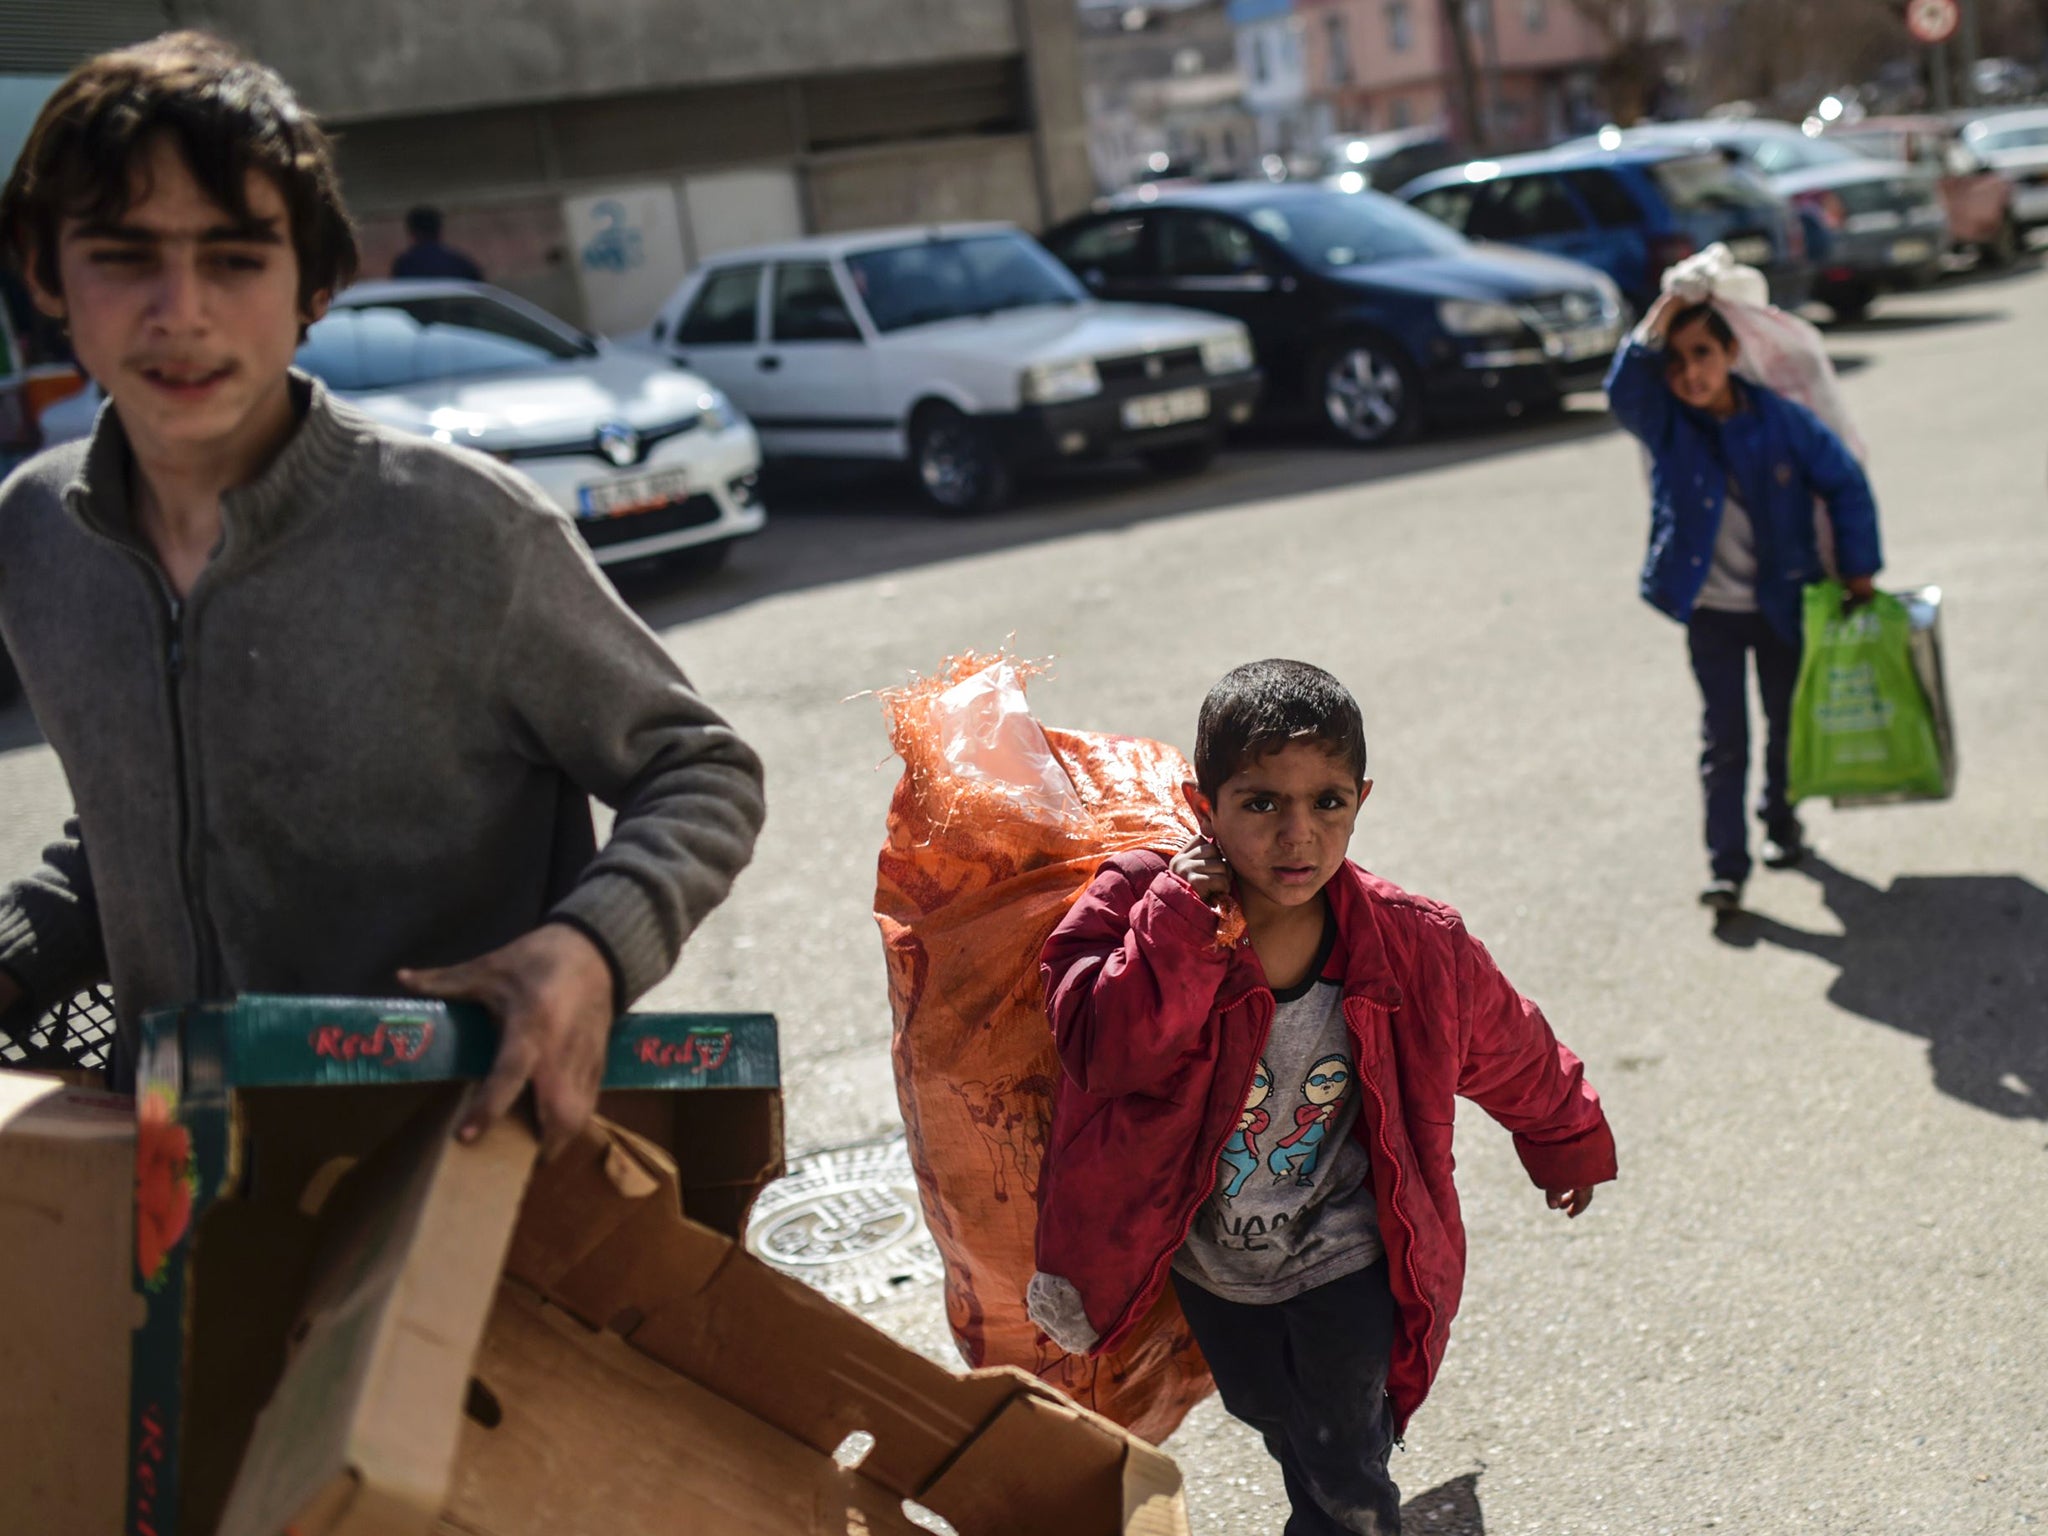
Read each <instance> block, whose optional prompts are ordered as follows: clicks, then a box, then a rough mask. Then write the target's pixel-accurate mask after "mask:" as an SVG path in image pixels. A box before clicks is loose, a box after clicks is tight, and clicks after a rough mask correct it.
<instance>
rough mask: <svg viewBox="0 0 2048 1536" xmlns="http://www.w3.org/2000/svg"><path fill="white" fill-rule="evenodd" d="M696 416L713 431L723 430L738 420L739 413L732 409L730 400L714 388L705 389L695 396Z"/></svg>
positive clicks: (733, 425) (737, 423) (736, 424)
mask: <svg viewBox="0 0 2048 1536" xmlns="http://www.w3.org/2000/svg"><path fill="white" fill-rule="evenodd" d="M697 417H698V419H699V420H700V421H702V422H703V423H704V425H705V426H707V427H709V428H710V429H711V430H712V431H713V432H723V431H725V430H726V429H727V428H728V427H736V426H738V425H739V422H740V413H739V412H738V411H736V410H734V409H733V404H732V402H731V401H730V400H728V399H726V398H725V396H724V395H722V394H720V393H719V392H718V391H717V390H715V389H707V390H705V391H704V393H703V394H701V395H699V396H698V397H697Z"/></svg>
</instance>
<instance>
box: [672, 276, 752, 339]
mask: <svg viewBox="0 0 2048 1536" xmlns="http://www.w3.org/2000/svg"><path fill="white" fill-rule="evenodd" d="M760 298H761V269H760V267H759V266H746V267H727V268H726V269H725V270H724V271H722V272H714V273H712V274H711V275H710V276H709V277H707V278H706V279H704V286H703V287H702V288H700V289H699V290H698V291H697V297H696V298H695V299H693V300H692V301H691V303H690V312H689V313H688V314H687V315H685V316H683V323H682V324H681V325H679V326H677V327H676V340H677V342H679V343H681V344H683V345H686V346H692V347H717V346H742V347H743V346H746V345H747V344H748V343H749V342H751V341H753V340H754V333H755V325H756V318H755V311H756V307H757V306H758V304H759V303H760Z"/></svg>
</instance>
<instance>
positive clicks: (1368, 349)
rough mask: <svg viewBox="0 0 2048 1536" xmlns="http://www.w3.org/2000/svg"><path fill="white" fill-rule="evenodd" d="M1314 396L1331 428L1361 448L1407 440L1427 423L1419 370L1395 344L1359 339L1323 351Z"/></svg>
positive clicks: (1379, 446)
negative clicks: (1423, 419)
mask: <svg viewBox="0 0 2048 1536" xmlns="http://www.w3.org/2000/svg"><path fill="white" fill-rule="evenodd" d="M1315 396H1316V399H1317V400H1318V401H1320V402H1321V404H1322V408H1323V420H1324V422H1325V424H1326V425H1327V426H1328V427H1329V429H1330V430H1331V431H1332V432H1334V433H1336V434H1337V436H1338V437H1340V438H1342V439H1343V440H1344V441H1345V442H1347V443H1352V444H1355V445H1356V446H1358V447H1360V448H1384V447H1386V446H1387V445H1389V444H1391V443H1399V442H1405V441H1406V440H1407V439H1409V438H1411V437H1413V436H1414V435H1415V433H1416V431H1417V429H1418V428H1419V427H1420V426H1421V425H1422V391H1421V389H1420V388H1419V387H1418V385H1417V383H1416V379H1415V371H1414V370H1413V369H1412V368H1410V367H1409V366H1408V360H1407V359H1406V358H1404V357H1403V356H1402V355H1401V354H1400V352H1399V351H1397V350H1396V349H1395V348H1394V346H1393V344H1392V343H1390V342H1387V341H1385V340H1383V339H1381V338H1379V337H1377V336H1355V337H1353V338H1351V339H1350V340H1348V341H1340V342H1338V343H1337V344H1336V345H1335V346H1333V347H1331V348H1330V349H1329V350H1328V351H1327V352H1325V353H1323V355H1322V357H1321V358H1320V359H1318V361H1317V363H1316V369H1315Z"/></svg>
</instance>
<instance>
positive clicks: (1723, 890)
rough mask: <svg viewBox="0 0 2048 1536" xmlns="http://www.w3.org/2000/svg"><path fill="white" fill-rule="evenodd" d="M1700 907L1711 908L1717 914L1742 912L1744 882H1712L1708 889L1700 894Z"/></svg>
mask: <svg viewBox="0 0 2048 1536" xmlns="http://www.w3.org/2000/svg"><path fill="white" fill-rule="evenodd" d="M1700 905H1701V906H1703V907H1711V908H1713V909H1714V910H1715V911H1716V912H1740V911H1741V910H1742V882H1741V881H1740V880H1710V881H1708V882H1707V886H1706V889H1704V890H1702V891H1701V892H1700Z"/></svg>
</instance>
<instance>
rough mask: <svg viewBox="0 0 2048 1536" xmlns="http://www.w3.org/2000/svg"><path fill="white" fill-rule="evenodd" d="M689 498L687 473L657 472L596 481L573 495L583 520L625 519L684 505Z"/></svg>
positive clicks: (680, 470) (662, 470) (663, 470)
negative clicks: (635, 513) (584, 518)
mask: <svg viewBox="0 0 2048 1536" xmlns="http://www.w3.org/2000/svg"><path fill="white" fill-rule="evenodd" d="M689 495H690V473H689V471H688V470H684V469H658V470H656V471H655V472H654V473H653V474H651V475H628V476H626V477H625V478H624V479H622V480H599V481H597V482H596V483H595V484H593V485H586V486H584V487H582V488H581V489H580V490H578V491H577V492H576V502H577V506H578V507H579V508H580V509H581V512H580V515H581V516H584V517H624V516H625V515H626V514H627V513H629V512H646V511H648V510H650V509H652V508H654V507H665V506H668V505H669V504H670V503H671V502H677V501H685V500H687V499H688V498H689Z"/></svg>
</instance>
